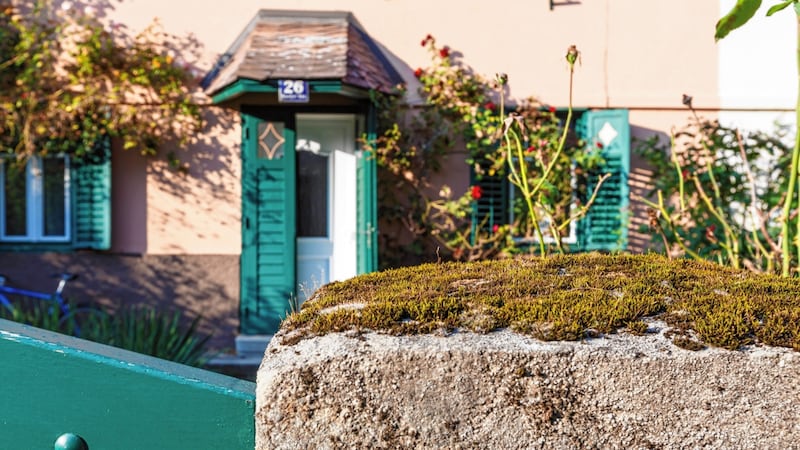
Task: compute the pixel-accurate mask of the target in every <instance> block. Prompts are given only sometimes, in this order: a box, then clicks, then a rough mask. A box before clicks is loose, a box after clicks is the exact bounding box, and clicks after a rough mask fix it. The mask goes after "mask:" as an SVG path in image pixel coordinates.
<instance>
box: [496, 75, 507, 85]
mask: <svg viewBox="0 0 800 450" xmlns="http://www.w3.org/2000/svg"><path fill="white" fill-rule="evenodd" d="M495 79H496V80H497V82H498V83H499V84H500V86H505V84H506V83H508V75H507V74H505V73H502V72H501V73H497V74H495Z"/></svg>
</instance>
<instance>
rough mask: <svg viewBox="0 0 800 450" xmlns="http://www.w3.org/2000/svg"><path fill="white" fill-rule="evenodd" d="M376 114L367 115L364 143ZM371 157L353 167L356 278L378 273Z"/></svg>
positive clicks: (372, 134)
mask: <svg viewBox="0 0 800 450" xmlns="http://www.w3.org/2000/svg"><path fill="white" fill-rule="evenodd" d="M375 114H376V111H375V107H374V105H371V106H370V109H369V112H368V114H367V130H366V131H367V140H368V141H370V142H372V141H374V140H375V139H376V135H377V134H376V133H377V132H376V126H377V125H376V117H375ZM377 171H378V168H377V163H376V160H375V156H374V155H372V154H371V153H368V152H363V153H362V154H361V155H359V158H358V161H357V163H356V190H357V193H356V228H357V230H358V232H357V238H356V248H357V258H356V270H357V272H358V273H359V274H362V273H368V272H373V271H375V270H378V181H377Z"/></svg>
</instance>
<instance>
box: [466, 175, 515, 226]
mask: <svg viewBox="0 0 800 450" xmlns="http://www.w3.org/2000/svg"><path fill="white" fill-rule="evenodd" d="M471 172H472V176H471V180H472V186H479V187H480V188H481V198H480V199H478V200H477V201H476V202H475V214H474V219H473V220H474V221H475V224H474V225H475V226H481V227H482V229H483V231H489V230H491V229H492V228H493V227H494V225H505V224H506V223H508V217H509V215H508V208H509V204H508V195H509V194H508V179H507V178H506V177H505V176H500V175H494V176H490V175H487V174H483V175H481V176H477V175H476V174H475V170H474V168H473V169H472V170H471Z"/></svg>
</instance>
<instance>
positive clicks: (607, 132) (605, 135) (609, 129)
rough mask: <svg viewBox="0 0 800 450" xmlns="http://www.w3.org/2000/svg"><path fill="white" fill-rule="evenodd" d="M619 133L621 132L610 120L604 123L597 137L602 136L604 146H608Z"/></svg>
mask: <svg viewBox="0 0 800 450" xmlns="http://www.w3.org/2000/svg"><path fill="white" fill-rule="evenodd" d="M618 135H619V133H617V130H615V129H614V127H613V126H611V124H610V123H608V122H606V123H604V124H603V127H602V128H600V131H599V132H598V133H597V137H598V138H600V142H602V143H603V146H604V147H608V144H610V143H611V141H613V140H614V138H616V137H617V136H618Z"/></svg>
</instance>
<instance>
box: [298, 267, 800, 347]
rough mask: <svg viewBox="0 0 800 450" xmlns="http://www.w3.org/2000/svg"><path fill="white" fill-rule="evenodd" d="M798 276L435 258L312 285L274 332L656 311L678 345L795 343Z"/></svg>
mask: <svg viewBox="0 0 800 450" xmlns="http://www.w3.org/2000/svg"><path fill="white" fill-rule="evenodd" d="M798 299H800V280H798V279H791V278H781V277H777V276H773V275H762V274H754V273H751V272H746V271H740V270H734V269H729V268H725V267H721V266H718V265H715V264H712V263H705V262H699V261H691V260H687V259H677V260H669V259H667V258H665V257H663V256H660V255H657V254H648V255H625V254H620V255H604V254H597V253H589V254H578V255H565V256H553V257H549V258H516V259H506V260H498V261H485V262H476V263H440V264H426V265H421V266H415V267H406V268H401V269H395V270H388V271H384V272H377V273H371V274H366V275H362V276H359V277H356V278H353V279H350V280H347V281H344V282H337V283H331V284H328V285H326V286H324V287H322V288H321V289H320V290H319V291H317V294H316V295H315V296H314V298H313V299H312V300H311V301H309V302H306V303H305V304H304V305H303V307H302V308H301V309H300V311H299V312H296V313H293V314H291V315H290V316H289V317H287V319H286V320H285V321H284V324H283V328H284V329H286V330H289V331H293V332H290V333H287V334H286V335H285V336H286V337H285V340H284V342H286V343H289V344H291V343H292V342H293V341H297V340H299V339H302V338H304V337H308V336H314V335H320V334H325V333H328V332H337V331H351V330H352V331H356V332H361V331H366V330H375V331H379V332H384V333H391V334H413V333H432V332H451V331H454V330H456V329H461V330H469V331H474V332H479V333H489V332H492V331H495V330H499V329H504V328H510V329H512V330H515V331H517V332H520V333H524V334H527V335H530V336H533V337H536V338H538V339H542V340H548V341H550V340H580V339H584V338H587V337H594V336H598V335H601V334H608V333H615V332H617V331H619V330H621V329H626V330H627V331H629V332H631V333H633V334H643V333H645V332H646V331H647V328H648V325H647V323H646V322H644V321H643V320H644V319H648V318H654V319H660V320H663V321H665V322H666V323H667V324H668V325H669V327H670V330H669V332H668V336H669V337H670V338H672V340H673V342H674V343H675V344H676V345H679V346H681V347H683V348H687V349H701V348H704V347H705V346H707V345H711V346H716V347H722V348H726V349H738V348H740V347H741V346H743V345H748V344H754V343H761V344H767V345H773V346H781V347H789V348H793V349H794V350H800V300H798Z"/></svg>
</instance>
